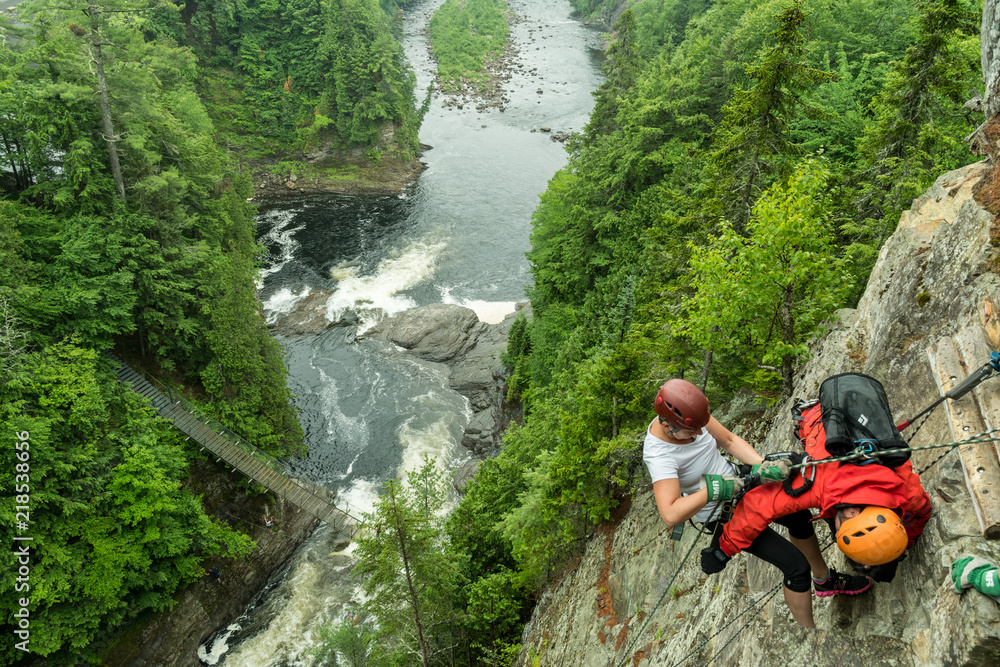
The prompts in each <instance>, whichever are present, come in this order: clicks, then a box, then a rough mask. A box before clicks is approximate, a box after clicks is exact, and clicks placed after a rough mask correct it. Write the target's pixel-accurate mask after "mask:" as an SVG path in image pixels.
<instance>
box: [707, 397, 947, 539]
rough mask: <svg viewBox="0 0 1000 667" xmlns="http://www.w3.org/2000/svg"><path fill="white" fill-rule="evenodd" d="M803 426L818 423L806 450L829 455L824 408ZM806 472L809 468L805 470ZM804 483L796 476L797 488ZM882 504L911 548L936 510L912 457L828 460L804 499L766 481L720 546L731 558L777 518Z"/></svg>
mask: <svg viewBox="0 0 1000 667" xmlns="http://www.w3.org/2000/svg"><path fill="white" fill-rule="evenodd" d="M802 416H803V424H809V423H810V422H812V421H815V422H818V423H816V424H815V426H814V427H813V428H812V429H811V431H812V434H813V435H812V436H811V437H809V438H808V439H807V441H806V443H805V449H806V453H807V454H809V455H810V456H812V457H813V458H816V459H822V458H825V457H827V456H828V454H827V451H826V448H825V447H824V446H823V445H824V443H825V442H826V433H825V432H824V431H823V423H822V421H819V406H818V405H817V406H816V407H815V408H810V409H809V410H807V411H806V412H805V413H804V414H803V415H802ZM802 471H803V472H805V471H806V469H802ZM800 485H801V480H796V482H795V483H794V486H796V487H798V486H800ZM842 504H844V505H877V506H880V507H888V508H889V509H893V510H898V511H899V514H900V517H901V519H902V522H903V525H904V526H905V527H906V534H907V536H909V538H910V539H909V542H908V543H907V545H906V546H907V547H908V548H909V547H912V546H913V543H914V542H915V541H916V540H917V538H918V537H920V535H921V534H922V533H923V532H924V524H926V523H927V519H929V518H930V514H931V499H930V497H929V496H928V495H927V492H926V491H924V488H923V487H922V486H921V485H920V477H919V476H918V475H917V474H916V473H915V472H913V466H912V465H911V464H910V462H909V461H907V462H906V463H904V464H903V465H901V466H899V467H897V468H895V469H892V468H887V467H886V466H883V465H879V464H878V463H870V464H868V465H864V466H858V465H854V464H853V463H826V464H820V465H818V466H817V467H816V482H815V483H814V484H813V486H812V488H811V489H810V490H809V491H806V492H805V493H803V494H802V495H801V496H799V497H798V498H792V497H791V496H790V495H788V494H787V493H785V490H784V489H783V488H782V486H781V484H775V483H771V484H764V485H761V486H759V487H757V488H756V489H753V490H752V491H750V492H748V493H747V494H746V495H744V496H743V499H742V500H740V502H739V504H738V505H737V506H736V508H735V510H734V511H733V518H732V519H731V520H730V521H729V523H727V524H726V526H725V529H724V530H723V532H722V537H721V539H720V540H719V546H720V547H722V550H723V551H725V552H726V553H727V554H729V555H730V556H735V555H736V554H738V553H739V552H740V551H742V550H744V549H746V548H747V547H748V546H750V544H751V543H752V542H753V541H754V540H755V539H756V538H757V536H758V535H760V533H761V532H763V530H764V529H765V528H767V526H768V524H770V523H771V522H773V521H774V520H775V519H777V518H779V517H782V516H785V515H786V514H791V513H792V512H796V511H798V510H801V509H810V508H816V509H819V511H820V513H819V516H818V517H817V518H818V519H827V518H830V517H833V516H834V515H835V514H836V513H837V510H836V506H837V505H842Z"/></svg>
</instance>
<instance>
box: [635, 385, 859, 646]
mask: <svg viewBox="0 0 1000 667" xmlns="http://www.w3.org/2000/svg"><path fill="white" fill-rule="evenodd" d="M653 409H654V410H655V411H656V414H657V418H656V419H654V420H653V421H652V422H651V423H650V424H649V428H648V429H647V431H646V439H645V441H644V443H643V460H644V461H645V463H646V468H647V469H648V470H649V475H650V477H651V478H652V480H653V497H654V498H655V500H656V507H657V509H658V510H659V512H660V518H662V519H663V522H664V523H665V524H667V525H668V526H671V527H673V526H678V525H680V524H682V523H683V522H684V521H687V520H688V519H695V520H697V521H700V522H702V523H704V524H705V527H706V528H707V529H708V530H709V531H710V532H711V534H712V544H711V545H710V546H709V547H707V548H706V549H704V550H703V551H702V569H704V570H705V571H706V572H709V569H712V568H713V567H714V562H715V561H716V560H717V559H716V558H715V555H714V554H715V551H718V550H719V539H720V537H721V534H722V527H723V525H724V524H725V522H726V521H727V520H728V519H729V511H727V510H728V509H729V507H728V503H726V502H725V501H728V500H731V499H732V498H733V496H734V495H735V494H736V493H738V492H739V491H740V489H741V487H742V480H741V479H740V478H739V477H737V476H736V473H737V470H736V468H735V466H733V465H732V464H731V463H728V462H727V461H726V460H725V459H724V458H722V455H721V454H719V450H718V448H719V447H721V448H722V449H724V450H725V451H726V452H728V453H729V454H731V455H732V456H734V457H735V458H737V459H739V460H740V461H742V462H743V463H745V464H749V465H751V466H752V471H753V472H754V473H758V474H759V475H760V478H761V481H764V482H773V481H781V480H783V479H784V478H785V477H787V476H788V472H789V464H788V462H787V461H785V460H781V461H765V460H764V457H762V456H761V455H760V454H758V453H757V451H756V450H755V449H754V448H753V447H752V446H750V444H749V443H747V442H746V440H744V439H743V438H741V437H739V436H737V435H735V434H734V433H732V432H731V431H730V430H729V429H727V428H726V427H725V426H723V425H722V424H720V423H719V422H718V421H717V420H716V419H715V418H714V417H712V416H711V414H710V413H709V402H708V398H707V397H706V396H705V394H704V393H702V391H701V390H700V389H698V387H696V386H695V385H694V384H692V383H690V382H688V381H687V380H681V379H673V380H670V381H668V382H667V383H666V384H664V385H663V386H662V387H660V390H659V392H658V393H657V395H656V400H655V401H654V404H653ZM767 486H771V485H767ZM776 486H778V488H779V490H780V485H776ZM811 519H812V515H811V514H810V513H809V511H808V510H802V511H800V512H795V513H791V514H789V515H787V516H782V517H780V518H776V519H775V521H776V522H777V523H780V524H781V525H783V526H785V527H786V528H787V529H788V532H789V535H790V538H789V540H790V542H789V540H786V539H785V538H784V537H782V536H781V535H779V534H778V533H777V532H776V531H774V530H773V529H771V528H767V527H766V526H765V528H764V529H763V530H761V531H760V532H759V534H757V535H756V537H755V538H754V539H753V540H752V543H751V544H749V545H747V546H746V547H745V550H746V551H749V552H750V553H752V554H754V555H755V556H757V557H758V558H760V559H762V560H764V561H767V562H768V563H771V564H772V565H774V566H775V567H777V568H778V569H780V570H781V571H782V574H783V578H784V579H783V581H784V593H785V603H786V604H787V605H788V608H789V610H790V611H791V612H792V617H793V618H794V619H795V621H796V622H797V623H798V624H799V625H801V626H804V627H807V628H812V627H815V624H814V622H813V618H812V600H811V598H810V588H812V587H813V586H814V587H815V590H816V595H818V596H820V597H828V596H831V595H836V594H838V593H843V594H846V595H855V594H858V593H863V592H864V591H866V590H868V589H869V587H870V586H871V580H869V579H868V578H867V577H860V576H849V575H844V574H841V573H839V572H837V571H836V570H833V569H831V568H829V567H827V564H826V561H824V560H823V556H822V554H821V553H820V549H819V543H818V542H817V540H816V534H815V532H814V531H813V528H812V523H811ZM793 545H794V546H793ZM727 560H728V559H727ZM706 564H707V565H708V569H705V568H706ZM724 566H725V564H724V563H723V565H722V567H724ZM722 567H719V568H718V569H717V570H713V571H716V572H717V571H720V570H721V569H722ZM810 574H811V577H810Z"/></svg>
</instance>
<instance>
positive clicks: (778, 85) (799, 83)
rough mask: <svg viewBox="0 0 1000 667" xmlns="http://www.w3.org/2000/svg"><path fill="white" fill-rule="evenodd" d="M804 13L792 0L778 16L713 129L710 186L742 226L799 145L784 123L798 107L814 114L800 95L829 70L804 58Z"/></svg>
mask: <svg viewBox="0 0 1000 667" xmlns="http://www.w3.org/2000/svg"><path fill="white" fill-rule="evenodd" d="M804 21H805V14H803V12H802V9H801V2H795V3H794V4H793V5H792V6H791V7H790V8H789V9H787V10H785V11H784V12H782V13H781V15H780V16H779V17H778V24H779V27H778V29H777V30H775V31H774V32H773V33H772V34H771V37H772V38H773V39H774V45H773V46H770V47H768V48H767V49H766V50H764V51H763V52H762V53H761V55H760V56H759V58H758V59H757V62H756V64H754V65H752V66H749V67H747V76H748V77H749V78H750V80H751V81H752V82H753V85H752V86H751V87H750V88H747V89H739V90H736V91H735V92H734V93H733V95H732V97H730V98H729V101H728V102H727V103H726V105H725V107H723V114H724V117H723V120H722V122H721V123H720V124H719V126H718V128H717V129H716V131H715V138H714V141H713V145H712V149H711V152H710V154H709V159H710V160H711V162H712V165H713V167H714V168H715V169H714V170H713V171H712V172H710V175H711V176H714V178H715V183H714V187H715V189H716V191H718V192H719V196H720V198H721V199H722V200H723V211H724V215H725V216H726V217H727V218H728V219H729V221H730V222H731V223H732V225H733V227H734V228H735V229H736V230H737V231H739V232H742V231H743V228H744V226H745V225H746V221H747V218H748V217H749V215H750V209H751V207H752V206H753V202H754V201H756V200H757V198H758V197H759V196H760V193H761V192H763V191H764V190H765V189H766V188H767V187H768V186H769V185H770V184H771V183H772V182H773V181H774V180H775V178H780V177H781V176H783V175H784V173H785V172H786V165H787V162H788V160H789V158H790V157H791V156H793V155H795V154H796V153H798V152H799V151H798V147H797V146H796V145H795V144H794V143H793V142H792V139H791V137H790V136H789V131H788V126H789V123H790V121H791V119H792V118H794V116H795V114H796V112H797V111H798V110H799V108H800V107H803V106H805V112H806V113H807V114H808V115H810V116H812V117H818V115H819V109H818V108H816V107H813V106H811V105H805V104H804V99H803V98H804V96H805V95H806V94H807V93H808V92H809V91H810V90H811V89H812V87H813V86H814V85H815V84H817V83H819V82H820V81H822V80H823V79H824V78H828V77H829V75H828V74H827V73H825V72H821V71H819V70H816V69H814V68H811V67H809V66H807V65H806V64H805V63H804V61H803V53H804V48H805V38H804V36H803V35H802V32H801V26H802V23H803V22H804Z"/></svg>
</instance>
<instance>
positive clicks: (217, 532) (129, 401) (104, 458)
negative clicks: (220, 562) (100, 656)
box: [0, 341, 253, 663]
mask: <svg viewBox="0 0 1000 667" xmlns="http://www.w3.org/2000/svg"><path fill="white" fill-rule="evenodd" d="M8 370H10V369H9V368H8ZM144 403H145V401H144V399H142V398H141V397H139V396H138V395H136V394H134V393H132V392H129V391H128V390H127V389H125V388H123V387H122V386H121V385H120V384H119V383H117V382H116V381H115V380H114V379H113V377H112V376H111V374H110V372H109V371H108V370H107V369H102V367H101V365H100V363H99V362H98V355H97V353H96V352H94V351H93V350H89V349H86V348H84V347H80V346H79V344H78V343H76V342H72V341H65V342H62V343H59V344H54V345H50V346H48V347H46V348H45V349H44V350H41V351H38V352H31V353H29V354H28V355H27V358H26V359H25V361H24V366H23V369H21V370H19V371H15V372H13V373H12V374H10V375H8V379H7V381H6V382H4V383H2V384H0V406H2V408H0V429H2V430H3V432H4V433H6V434H8V436H9V437H8V438H7V442H8V443H9V444H8V446H7V447H6V448H5V449H6V451H7V453H8V454H9V455H10V456H13V452H14V438H13V435H14V434H16V433H26V434H27V435H26V436H25V437H23V438H21V439H22V440H23V439H26V440H27V441H28V443H29V445H28V447H27V449H25V450H23V451H26V452H28V453H29V455H30V458H29V459H28V461H29V462H28V464H27V467H26V468H25V470H24V471H18V470H17V469H16V468H15V467H14V466H5V467H4V468H3V470H2V471H0V480H2V482H3V484H4V486H5V488H9V489H13V488H14V484H15V483H17V484H19V485H23V487H24V489H23V492H24V493H25V494H30V522H29V526H30V528H29V529H28V530H27V531H24V530H22V531H20V532H21V534H24V533H25V532H27V534H30V535H31V537H32V541H31V542H30V548H31V577H30V582H29V585H30V587H31V588H30V590H27V589H25V595H24V597H27V598H30V600H31V604H30V609H31V620H32V626H31V629H32V631H31V644H30V647H31V651H32V652H33V653H36V654H38V655H43V656H48V657H49V659H50V660H54V661H56V662H60V663H66V662H69V661H70V660H72V659H81V658H89V659H93V658H95V657H96V655H95V652H96V650H97V642H96V641H95V640H97V639H99V638H101V637H102V635H105V634H106V633H108V632H110V631H111V630H113V629H114V628H115V627H117V626H118V625H119V624H121V623H122V622H124V621H127V620H130V619H131V618H134V617H135V616H136V615H137V614H139V613H141V612H143V611H145V610H154V611H156V610H161V609H166V608H169V607H170V606H172V605H173V602H174V601H173V597H172V596H173V594H174V593H175V592H176V591H177V590H178V589H180V588H181V587H182V586H184V585H186V584H188V583H190V582H192V581H195V580H197V579H199V578H200V577H201V575H202V572H203V568H202V567H201V565H200V563H201V561H202V559H203V558H204V557H206V556H212V555H221V554H225V555H228V556H231V557H242V556H246V555H247V554H248V553H249V552H250V550H251V549H252V548H253V543H252V542H250V541H249V539H248V538H247V537H246V536H242V535H238V534H233V533H231V532H230V531H229V529H228V528H225V527H223V526H220V525H219V524H217V523H215V522H214V521H212V520H210V519H209V517H207V516H206V515H205V514H204V513H203V512H202V510H201V507H200V503H199V502H198V500H197V499H195V498H194V497H193V496H192V495H191V494H190V493H189V492H187V491H185V490H183V489H182V488H181V485H180V482H181V480H182V479H183V478H184V477H185V476H186V469H187V461H186V455H185V453H184V450H183V449H182V448H181V446H180V444H181V443H180V438H179V437H178V436H177V435H176V433H175V432H174V431H173V430H172V428H171V427H170V426H169V425H168V424H167V423H166V422H164V421H163V420H161V419H159V418H157V417H155V416H154V415H153V413H152V411H151V410H150V408H149V407H148V406H146V405H145V404H144ZM18 474H23V475H24V476H23V478H17V477H16V475H18ZM0 507H2V510H0V513H2V514H3V517H4V529H3V531H4V533H5V539H6V540H7V541H8V542H10V543H13V541H12V538H13V535H14V532H13V527H14V519H15V511H14V510H15V497H14V495H9V496H7V497H6V498H5V499H4V500H3V503H2V505H0ZM14 563H15V558H14V557H13V555H12V554H11V553H10V551H8V557H7V563H6V566H5V568H4V575H3V576H4V579H5V582H4V585H5V586H6V587H7V588H8V590H13V585H14V582H13V578H14V573H15V572H16V571H17V567H16V566H15V564H14ZM4 605H5V613H6V614H7V615H8V616H9V615H10V614H12V613H13V611H14V606H15V599H14V597H10V598H9V599H8V600H6V601H5V602H4Z"/></svg>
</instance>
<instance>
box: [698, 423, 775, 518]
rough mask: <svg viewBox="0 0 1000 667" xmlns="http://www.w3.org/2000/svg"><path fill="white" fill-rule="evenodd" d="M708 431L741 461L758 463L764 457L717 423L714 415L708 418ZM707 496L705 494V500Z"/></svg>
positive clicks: (720, 444)
mask: <svg viewBox="0 0 1000 667" xmlns="http://www.w3.org/2000/svg"><path fill="white" fill-rule="evenodd" d="M705 428H707V429H708V432H709V433H711V434H712V437H713V438H715V441H716V443H718V445H719V447H721V448H722V449H724V450H726V451H727V452H729V453H730V454H731V455H733V456H735V457H736V458H737V459H739V460H740V461H742V462H743V463H750V464H754V463H760V462H761V461H763V460H764V457H763V456H761V455H760V454H758V453H757V450H756V449H754V448H753V447H751V446H750V443H748V442H747V441H746V440H744V439H743V438H741V437H740V436H738V435H736V434H735V433H733V432H732V431H730V430H729V429H728V428H726V427H725V426H723V425H722V424H720V423H719V421H718V420H717V419H716V418H715V417H709V418H708V424H707V425H706V427H705ZM707 500H708V498H707V496H706V502H707Z"/></svg>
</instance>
